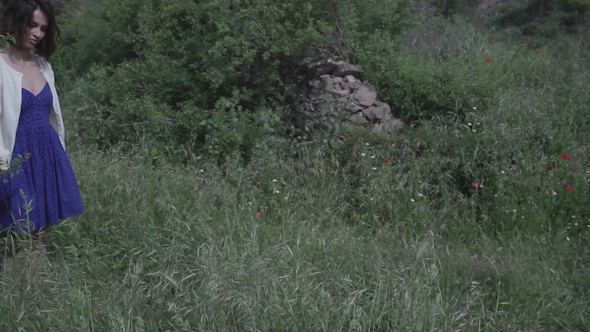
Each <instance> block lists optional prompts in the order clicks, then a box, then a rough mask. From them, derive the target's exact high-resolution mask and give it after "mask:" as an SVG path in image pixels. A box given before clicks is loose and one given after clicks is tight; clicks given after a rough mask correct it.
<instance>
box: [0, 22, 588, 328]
mask: <svg viewBox="0 0 590 332" xmlns="http://www.w3.org/2000/svg"><path fill="white" fill-rule="evenodd" d="M460 24H461V23H460V22H459V23H456V25H449V26H448V27H446V29H447V30H446V35H444V36H445V38H447V42H448V47H452V48H453V49H455V51H452V52H451V50H450V49H449V50H447V51H448V52H447V53H449V52H451V53H452V54H453V56H446V57H444V58H437V57H426V56H423V57H420V58H418V57H417V55H414V56H416V57H415V58H409V56H410V55H409V54H410V53H400V55H399V58H397V59H392V61H394V62H395V61H397V62H395V63H400V62H402V61H409V62H408V63H409V66H410V67H408V68H407V69H405V70H406V71H405V73H406V74H407V73H410V72H413V73H417V74H416V75H426V71H425V69H428V68H435V67H436V68H437V69H436V70H439V71H440V74H447V75H453V74H454V73H457V75H463V76H461V77H469V79H472V80H474V82H473V84H474V85H476V86H478V87H481V88H482V89H489V90H486V91H485V95H489V98H488V97H486V99H484V100H483V101H481V104H478V103H476V102H475V101H474V103H473V104H472V105H469V107H470V110H469V111H468V112H465V113H464V114H457V113H454V112H449V113H442V114H435V115H433V116H432V119H431V120H428V121H421V122H420V123H419V125H417V126H413V127H407V128H406V129H404V130H402V131H401V132H400V133H399V134H397V135H395V136H393V137H381V136H373V135H371V134H369V133H368V132H365V131H363V130H353V131H350V132H345V133H344V136H343V137H345V138H343V139H332V140H330V141H327V142H324V141H321V140H318V141H316V142H315V143H305V144H304V143H293V142H282V141H280V140H275V141H259V142H257V143H256V144H257V145H256V148H255V149H254V155H253V157H252V161H251V162H250V163H249V164H248V165H243V164H240V163H238V162H236V163H235V164H231V163H228V164H226V165H222V167H220V166H219V165H217V164H213V163H209V162H207V161H204V160H203V159H200V160H199V161H198V162H196V163H194V164H191V165H164V166H162V165H161V164H158V166H157V167H154V166H153V165H154V163H153V160H151V159H150V158H149V157H146V155H149V154H147V153H142V152H144V151H149V147H140V146H138V153H136V154H132V155H129V154H123V153H121V152H117V151H116V150H113V151H109V152H97V151H95V150H94V149H93V148H92V147H88V146H81V145H76V143H75V142H74V144H73V145H72V144H71V146H72V148H71V149H70V151H69V153H70V157H71V158H72V162H73V164H74V167H75V171H76V174H77V177H78V181H79V183H80V187H81V190H82V193H83V195H84V202H85V206H86V213H85V214H84V215H83V216H81V217H78V218H72V219H70V220H67V221H65V222H64V223H63V224H62V225H60V226H59V227H55V228H54V229H52V230H51V232H50V234H49V243H50V245H49V248H48V249H49V251H50V255H49V263H48V265H47V267H46V276H45V278H44V282H43V285H42V287H40V288H36V287H34V286H32V284H31V283H30V281H27V280H20V279H19V280H13V279H12V278H11V277H10V276H8V275H3V276H1V279H0V285H1V286H0V292H1V295H2V306H1V307H0V322H3V323H2V324H4V326H3V327H1V328H2V329H3V330H6V331H471V330H473V331H504V330H505V331H513V330H514V331H587V330H588V326H590V324H589V322H588V318H587V317H590V302H589V301H590V275H589V274H588V269H589V263H590V262H589V260H590V248H589V247H588V240H589V239H590V210H589V209H590V204H589V203H590V202H589V198H590V195H589V189H588V180H589V176H590V172H589V168H588V166H589V165H590V163H589V160H588V157H589V153H590V151H589V149H588V146H589V144H588V143H589V137H588V134H587V133H588V129H590V128H589V125H588V114H587V105H588V95H589V94H588V89H589V88H590V82H588V79H587V78H586V76H585V75H584V66H585V65H586V63H587V60H586V59H585V58H584V56H585V55H584V50H585V49H587V47H586V46H587V45H588V41H589V39H588V38H587V36H583V37H580V39H578V40H572V39H567V40H566V39H564V40H562V41H560V42H559V43H557V44H556V45H557V47H556V48H549V47H546V48H542V49H540V50H539V53H537V52H535V50H533V49H527V48H526V47H523V46H506V45H502V44H497V43H494V42H492V41H490V40H491V38H490V36H488V35H476V34H479V33H480V32H477V31H475V30H470V29H467V28H466V27H465V26H464V25H460ZM453 38H457V39H453ZM456 40H464V41H465V43H462V44H461V43H460V44H459V46H457V44H456V43H455V41H456ZM470 41H471V42H470ZM453 52H455V53H453ZM459 53H463V54H464V56H461V57H459V56H457V54H459ZM449 54H450V53H449ZM486 57H487V58H490V59H492V62H487V61H486ZM525 67H526V68H525ZM533 67H534V68H533ZM396 68H401V67H396ZM479 69H482V70H481V71H480V70H479ZM469 71H472V72H473V73H472V72H469ZM491 71H494V72H495V74H491ZM410 76H411V75H408V76H407V77H410ZM462 87H464V85H459V86H457V88H462ZM446 88H449V87H446ZM72 98H75V95H74V94H72V95H69V96H66V97H65V98H64V100H65V101H64V103H66V104H67V103H68V102H70V103H72V105H73V104H74V102H72V101H71V100H72ZM64 108H66V107H64ZM73 137H75V135H74V136H73ZM563 154H567V155H568V156H570V159H563V158H562V157H561V156H562V155H563ZM236 159H237V158H236ZM557 165H560V166H561V167H557ZM573 167H576V168H577V170H573ZM568 186H569V187H572V188H574V192H570V191H568V189H567V188H568ZM259 212H260V213H259Z"/></svg>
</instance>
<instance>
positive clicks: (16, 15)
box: [0, 0, 61, 60]
mask: <svg viewBox="0 0 590 332" xmlns="http://www.w3.org/2000/svg"><path fill="white" fill-rule="evenodd" d="M3 2H8V3H7V4H5V5H3V6H2V7H3V10H2V16H1V17H0V35H4V36H8V35H10V36H13V37H14V38H15V41H16V42H10V41H9V43H10V44H11V45H13V46H17V47H18V45H22V44H23V42H24V39H25V38H26V31H27V28H28V27H29V25H30V24H31V20H32V18H33V12H35V10H37V9H40V10H41V11H42V12H43V13H45V15H46V16H47V30H46V31H45V37H43V39H41V41H40V42H39V44H37V45H36V47H35V53H36V54H39V55H41V56H43V57H44V58H45V59H48V60H49V58H50V57H51V55H52V54H53V53H55V50H56V48H57V43H58V42H59V40H60V39H61V35H60V31H59V26H58V25H57V21H56V20H55V11H54V10H53V6H52V5H51V2H50V1H49V0H8V1H3Z"/></svg>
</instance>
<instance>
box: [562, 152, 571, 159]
mask: <svg viewBox="0 0 590 332" xmlns="http://www.w3.org/2000/svg"><path fill="white" fill-rule="evenodd" d="M561 159H564V160H570V159H572V158H571V157H570V156H569V155H568V154H565V153H564V154H562V155H561Z"/></svg>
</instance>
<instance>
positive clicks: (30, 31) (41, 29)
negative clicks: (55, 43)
mask: <svg viewBox="0 0 590 332" xmlns="http://www.w3.org/2000/svg"><path fill="white" fill-rule="evenodd" d="M46 31H47V15H45V13H44V12H42V11H41V10H40V9H39V8H37V9H36V10H35V11H34V12H33V17H32V18H31V23H30V24H29V26H28V27H27V32H26V35H25V38H24V40H23V45H22V46H23V48H25V49H28V50H30V49H33V48H35V46H37V44H39V42H41V39H43V37H45V32H46Z"/></svg>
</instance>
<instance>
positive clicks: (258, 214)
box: [256, 211, 264, 219]
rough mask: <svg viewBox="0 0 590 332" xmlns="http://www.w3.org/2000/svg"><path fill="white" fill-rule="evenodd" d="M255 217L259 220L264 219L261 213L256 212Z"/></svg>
mask: <svg viewBox="0 0 590 332" xmlns="http://www.w3.org/2000/svg"><path fill="white" fill-rule="evenodd" d="M256 216H257V217H258V218H260V219H262V218H263V217H264V214H263V213H262V211H258V212H256Z"/></svg>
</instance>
